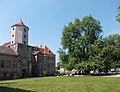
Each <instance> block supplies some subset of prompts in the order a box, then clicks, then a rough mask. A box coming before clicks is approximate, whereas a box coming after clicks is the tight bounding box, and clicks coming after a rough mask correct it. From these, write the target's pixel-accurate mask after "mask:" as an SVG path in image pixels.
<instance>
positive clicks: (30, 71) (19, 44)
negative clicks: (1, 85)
mask: <svg viewBox="0 0 120 92" xmlns="http://www.w3.org/2000/svg"><path fill="white" fill-rule="evenodd" d="M13 27H14V28H16V29H17V28H21V29H23V30H15V29H14V30H12V31H14V33H16V31H25V30H24V28H27V29H29V28H28V27H27V26H25V25H24V23H23V22H22V21H20V22H18V23H17V24H15V25H13V26H12V28H13ZM22 27H23V28H22ZM27 32H28V30H27ZM12 34H13V33H12ZM21 34H22V35H25V33H24V32H23V33H21V32H20V37H18V36H19V32H17V36H16V35H15V34H14V36H11V37H12V38H11V42H8V43H5V44H4V45H3V46H0V79H11V78H22V77H31V76H46V75H54V74H55V54H54V53H53V52H52V51H51V50H50V49H49V48H48V47H47V46H39V47H37V46H36V47H35V46H29V45H28V44H27V43H28V42H27V41H28V38H26V37H28V33H27V35H26V36H21ZM14 37H15V38H14ZM24 37H25V38H24ZM18 38H19V39H18ZM17 39H18V40H17ZM20 39H22V41H21V40H20ZM26 39H27V40H26Z"/></svg>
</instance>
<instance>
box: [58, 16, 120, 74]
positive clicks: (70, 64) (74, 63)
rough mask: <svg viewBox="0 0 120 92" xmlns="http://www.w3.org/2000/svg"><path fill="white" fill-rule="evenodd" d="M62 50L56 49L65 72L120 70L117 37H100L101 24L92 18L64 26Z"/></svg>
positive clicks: (78, 20) (118, 41)
mask: <svg viewBox="0 0 120 92" xmlns="http://www.w3.org/2000/svg"><path fill="white" fill-rule="evenodd" d="M61 45H62V48H60V49H59V50H58V53H59V58H60V64H59V66H60V65H61V66H63V67H64V68H66V69H68V70H72V69H79V70H83V71H84V72H86V73H89V72H90V71H91V70H96V69H98V70H99V71H105V72H106V73H107V72H108V70H109V69H111V68H117V67H120V35H119V34H113V35H110V36H108V37H105V38H103V37H102V27H101V25H100V21H99V20H96V19H94V18H93V17H92V16H85V17H83V18H82V20H80V19H75V21H74V22H70V23H68V25H67V26H64V29H63V33H62V38H61Z"/></svg>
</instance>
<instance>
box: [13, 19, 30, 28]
mask: <svg viewBox="0 0 120 92" xmlns="http://www.w3.org/2000/svg"><path fill="white" fill-rule="evenodd" d="M14 26H23V27H26V28H28V30H29V27H27V26H26V25H25V24H24V23H23V21H22V20H21V19H20V21H19V22H18V23H16V24H14V25H12V26H11V27H14Z"/></svg>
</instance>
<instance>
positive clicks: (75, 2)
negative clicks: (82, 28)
mask: <svg viewBox="0 0 120 92" xmlns="http://www.w3.org/2000/svg"><path fill="white" fill-rule="evenodd" d="M119 4H120V0H0V45H3V44H4V43H6V42H9V41H10V34H11V26H12V25H14V24H16V23H17V22H18V21H19V20H20V18H22V21H23V22H24V24H25V25H27V26H28V27H29V29H30V30H29V44H30V45H33V46H39V45H46V46H47V47H49V48H50V49H51V50H52V51H53V52H54V53H55V54H56V61H57V62H58V61H59V59H58V53H57V51H58V49H59V48H60V47H61V37H62V32H63V29H64V26H65V25H66V26H67V25H68V23H69V22H74V20H75V18H79V19H80V20H82V18H83V17H85V16H89V15H91V16H93V17H94V18H95V19H96V20H99V21H100V23H101V26H102V30H103V35H104V37H106V36H109V35H111V34H120V23H118V22H117V21H115V17H116V15H117V13H118V12H117V8H118V5H119Z"/></svg>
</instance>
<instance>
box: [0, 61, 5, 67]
mask: <svg viewBox="0 0 120 92" xmlns="http://www.w3.org/2000/svg"><path fill="white" fill-rule="evenodd" d="M0 66H1V68H5V61H4V60H1V65H0Z"/></svg>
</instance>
